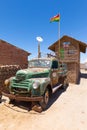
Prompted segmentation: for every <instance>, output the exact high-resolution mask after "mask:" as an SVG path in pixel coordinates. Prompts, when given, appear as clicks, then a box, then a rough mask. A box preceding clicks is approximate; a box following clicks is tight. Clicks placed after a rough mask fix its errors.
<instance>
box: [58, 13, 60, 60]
mask: <svg viewBox="0 0 87 130" xmlns="http://www.w3.org/2000/svg"><path fill="white" fill-rule="evenodd" d="M59 15H60V14H59ZM58 39H59V50H58V51H59V59H60V20H59V22H58Z"/></svg>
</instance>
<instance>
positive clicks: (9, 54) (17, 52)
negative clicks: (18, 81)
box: [0, 40, 30, 68]
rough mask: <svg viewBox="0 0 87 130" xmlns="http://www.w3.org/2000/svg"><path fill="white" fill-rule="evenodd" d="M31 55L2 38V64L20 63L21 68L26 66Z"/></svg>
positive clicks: (0, 53)
mask: <svg viewBox="0 0 87 130" xmlns="http://www.w3.org/2000/svg"><path fill="white" fill-rule="evenodd" d="M29 55H30V53H29V52H27V51H25V50H23V49H20V48H18V47H16V46H14V45H12V44H10V43H8V42H6V41H4V40H0V65H19V66H20V67H21V68H26V67H28V56H29Z"/></svg>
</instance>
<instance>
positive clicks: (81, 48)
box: [48, 35, 87, 53]
mask: <svg viewBox="0 0 87 130" xmlns="http://www.w3.org/2000/svg"><path fill="white" fill-rule="evenodd" d="M59 40H60V42H61V40H66V41H69V40H73V41H75V42H77V43H78V44H79V48H80V52H83V53H85V52H86V47H87V44H86V43H84V42H81V41H79V40H76V39H75V38H72V37H70V36H67V35H64V36H63V37H62V38H60V39H59ZM59 40H58V41H56V42H54V43H53V44H52V45H51V46H49V47H48V49H50V50H52V51H55V45H56V44H58V43H59Z"/></svg>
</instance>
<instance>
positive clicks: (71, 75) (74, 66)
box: [48, 36, 87, 83]
mask: <svg viewBox="0 0 87 130" xmlns="http://www.w3.org/2000/svg"><path fill="white" fill-rule="evenodd" d="M86 47H87V44H86V43H84V42H81V41H79V40H76V39H74V38H72V37H69V36H63V37H62V38H60V39H59V40H58V41H56V42H55V43H53V44H52V45H51V46H49V48H48V49H50V50H52V51H54V52H55V55H56V57H57V58H58V59H59V60H60V61H61V62H62V63H67V66H68V79H69V82H71V83H78V81H79V76H80V52H82V53H85V52H86ZM59 52H60V53H59Z"/></svg>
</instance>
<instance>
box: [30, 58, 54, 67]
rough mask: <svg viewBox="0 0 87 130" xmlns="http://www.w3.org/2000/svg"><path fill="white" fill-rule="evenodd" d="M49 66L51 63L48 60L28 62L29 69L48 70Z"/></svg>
mask: <svg viewBox="0 0 87 130" xmlns="http://www.w3.org/2000/svg"><path fill="white" fill-rule="evenodd" d="M50 66H51V61H50V60H45V59H44V60H42V59H37V60H31V61H29V67H41V68H44V67H46V68H49V67H50Z"/></svg>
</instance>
